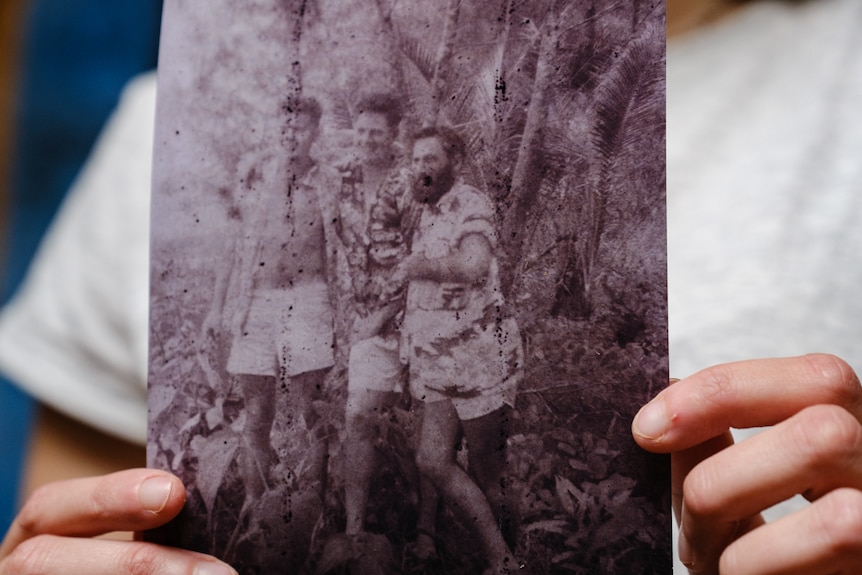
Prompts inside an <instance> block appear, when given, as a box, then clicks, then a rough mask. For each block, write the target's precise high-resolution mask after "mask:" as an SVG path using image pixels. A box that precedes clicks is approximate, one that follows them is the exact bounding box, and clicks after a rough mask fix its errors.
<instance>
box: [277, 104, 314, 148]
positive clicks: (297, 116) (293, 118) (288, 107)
mask: <svg viewBox="0 0 862 575" xmlns="http://www.w3.org/2000/svg"><path fill="white" fill-rule="evenodd" d="M281 112H282V126H281V143H282V145H283V146H284V147H285V149H286V150H287V153H288V156H289V157H290V158H292V159H307V158H308V157H309V155H310V153H311V146H312V144H314V140H315V139H317V133H318V130H319V127H320V117H321V116H322V115H323V110H322V109H321V107H320V104H319V103H318V102H317V100H315V99H314V98H306V97H290V98H288V99H287V100H286V101H285V102H284V103H283V104H282V105H281Z"/></svg>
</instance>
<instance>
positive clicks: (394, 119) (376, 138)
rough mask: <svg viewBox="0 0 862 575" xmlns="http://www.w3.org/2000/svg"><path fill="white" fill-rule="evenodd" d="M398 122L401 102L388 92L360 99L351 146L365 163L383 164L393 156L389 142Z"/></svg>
mask: <svg viewBox="0 0 862 575" xmlns="http://www.w3.org/2000/svg"><path fill="white" fill-rule="evenodd" d="M400 124H401V103H400V102H399V101H398V99H397V98H396V97H395V96H393V95H391V94H371V95H368V96H365V97H364V98H362V100H360V101H359V105H358V106H357V108H356V118H355V119H354V120H353V147H354V150H355V152H356V155H357V157H358V158H359V161H360V162H362V163H363V164H364V165H367V166H372V167H374V166H379V167H385V166H388V165H390V164H391V163H392V160H393V159H394V156H395V154H394V150H393V144H394V143H395V138H397V137H398V126H399V125H400Z"/></svg>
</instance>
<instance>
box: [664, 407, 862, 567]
mask: <svg viewBox="0 0 862 575" xmlns="http://www.w3.org/2000/svg"><path fill="white" fill-rule="evenodd" d="M859 453H862V425H860V423H859V421H858V420H856V419H855V418H854V417H853V416H852V415H850V413H848V412H847V411H845V410H844V409H842V408H840V407H837V406H832V405H818V406H814V407H810V408H807V409H805V410H803V411H801V412H799V413H798V414H796V415H795V416H793V417H791V418H790V419H789V420H787V421H785V422H782V423H780V424H778V425H776V426H775V427H773V428H771V429H768V430H766V431H764V432H762V433H761V434H758V435H756V436H754V437H752V438H750V439H748V440H746V441H743V442H742V443H740V444H739V445H736V446H733V447H731V448H727V449H724V450H722V451H720V452H718V453H716V454H715V455H714V456H712V457H711V458H709V459H707V460H705V461H704V462H703V463H701V464H698V465H697V466H696V467H695V468H694V469H693V470H692V471H691V472H690V473H689V474H688V477H687V478H686V479H685V483H684V488H683V492H684V497H683V501H684V503H683V506H682V509H683V510H682V516H681V523H682V529H681V533H680V541H681V544H682V545H681V548H680V558H681V559H684V560H686V561H694V563H695V564H698V565H704V564H706V565H711V564H717V562H718V558H719V556H720V554H721V551H722V550H723V548H724V546H725V545H727V544H728V543H729V542H730V541H731V540H732V539H734V538H735V537H736V536H738V534H739V532H738V530H739V526H740V525H744V526H746V528H748V527H751V526H752V523H751V518H752V517H755V516H757V515H758V514H759V513H760V512H761V511H762V510H764V509H766V508H768V507H771V506H773V505H775V504H776V503H779V502H781V501H784V500H786V499H789V498H790V497H792V496H794V495H796V494H803V495H805V496H806V497H808V498H809V499H812V500H813V499H817V498H819V497H821V496H822V495H824V494H826V493H829V492H831V491H832V490H834V489H838V488H842V487H851V488H856V489H862V460H860V457H859ZM752 462H756V463H757V464H756V465H753V464H752ZM764 470H768V473H766V472H764Z"/></svg>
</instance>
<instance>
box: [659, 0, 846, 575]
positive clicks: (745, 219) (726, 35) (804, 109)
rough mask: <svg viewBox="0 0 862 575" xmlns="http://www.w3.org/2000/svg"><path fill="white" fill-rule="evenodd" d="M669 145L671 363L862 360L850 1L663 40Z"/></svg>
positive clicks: (788, 507) (759, 13)
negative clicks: (813, 356) (817, 356)
mask: <svg viewBox="0 0 862 575" xmlns="http://www.w3.org/2000/svg"><path fill="white" fill-rule="evenodd" d="M667 153H668V249H669V258H668V259H669V264H668V265H669V278H668V281H669V288H670V290H669V291H670V308H669V309H670V353H671V357H670V360H671V361H670V363H671V373H672V374H673V375H674V376H676V377H683V376H685V375H688V374H691V373H693V372H694V371H697V370H699V369H702V368H704V367H707V366H708V365H711V364H715V363H720V362H725V361H732V360H737V359H746V358H753V357H768V356H787V355H797V354H802V353H808V352H815V351H825V352H831V353H835V354H838V355H840V356H842V357H844V358H845V359H847V360H848V361H849V362H850V363H851V364H852V365H853V366H854V367H855V368H856V370H857V371H859V370H860V369H862V297H860V291H862V226H860V225H859V222H860V221H862V2H859V0H809V1H807V2H781V1H772V2H768V1H763V2H752V4H751V5H750V6H748V7H746V8H745V9H743V10H742V11H741V12H738V13H736V14H734V15H733V16H731V17H729V19H727V20H724V21H721V22H719V23H717V24H716V25H714V26H712V27H710V28H707V29H705V30H700V31H698V32H697V33H695V34H692V35H691V36H688V37H683V38H680V39H678V40H674V41H671V42H670V43H669V46H668V143H667ZM756 431H757V430H746V431H742V432H737V433H736V434H735V435H736V438H737V440H742V439H744V438H745V437H747V436H750V435H751V434H752V433H754V432H756ZM802 505H805V502H804V500H802V499H801V498H800V497H797V498H795V499H793V500H791V501H789V502H786V503H783V504H781V505H778V506H776V507H775V508H773V509H771V510H770V511H769V512H768V513H767V517H768V518H772V519H774V518H775V517H777V516H780V515H782V514H785V513H787V512H790V511H792V510H794V509H796V508H798V507H800V506H802ZM674 573H680V574H681V573H687V571H686V570H685V568H684V567H683V565H682V564H681V563H680V562H679V561H678V559H677V560H676V564H675V566H674Z"/></svg>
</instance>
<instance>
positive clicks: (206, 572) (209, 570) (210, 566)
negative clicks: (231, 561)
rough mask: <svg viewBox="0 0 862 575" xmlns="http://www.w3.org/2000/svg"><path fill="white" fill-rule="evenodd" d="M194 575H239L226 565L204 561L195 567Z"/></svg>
mask: <svg viewBox="0 0 862 575" xmlns="http://www.w3.org/2000/svg"><path fill="white" fill-rule="evenodd" d="M194 575H237V572H236V571H234V570H233V569H232V568H231V567H229V566H228V565H225V564H224V563H216V562H215V561H202V562H200V563H198V564H197V565H196V566H195V572H194Z"/></svg>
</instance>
